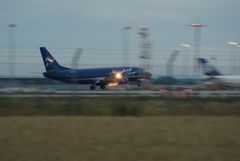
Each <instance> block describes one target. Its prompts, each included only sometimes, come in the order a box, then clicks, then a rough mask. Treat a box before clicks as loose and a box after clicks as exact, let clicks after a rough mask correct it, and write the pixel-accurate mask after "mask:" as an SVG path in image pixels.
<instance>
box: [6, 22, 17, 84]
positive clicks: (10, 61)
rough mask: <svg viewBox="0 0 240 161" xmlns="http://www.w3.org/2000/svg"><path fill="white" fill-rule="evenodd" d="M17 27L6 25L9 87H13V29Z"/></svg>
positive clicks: (14, 24) (10, 24) (13, 24)
mask: <svg viewBox="0 0 240 161" xmlns="http://www.w3.org/2000/svg"><path fill="white" fill-rule="evenodd" d="M16 26H17V24H16V23H15V22H12V23H9V24H8V43H9V46H8V52H9V53H8V74H9V85H11V86H12V87H14V77H15V33H14V28H15V27H16Z"/></svg>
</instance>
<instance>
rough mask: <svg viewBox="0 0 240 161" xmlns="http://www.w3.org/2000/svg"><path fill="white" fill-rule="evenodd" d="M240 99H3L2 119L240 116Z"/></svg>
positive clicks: (1, 104) (1, 103) (1, 99)
mask: <svg viewBox="0 0 240 161" xmlns="http://www.w3.org/2000/svg"><path fill="white" fill-rule="evenodd" d="M239 107H240V99H239V98H167V97H166V98H164V97H127V96H126V97H120V96H119V97H118V96H116V97H59V98H58V97H56V98H54V97H50V98H47V97H39V98H31V97H30V98H13V97H0V116H73V115H81V116H192V115H200V116H240V108H239Z"/></svg>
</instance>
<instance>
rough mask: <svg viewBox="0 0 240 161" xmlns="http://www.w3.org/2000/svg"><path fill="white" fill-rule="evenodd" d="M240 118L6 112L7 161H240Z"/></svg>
mask: <svg viewBox="0 0 240 161" xmlns="http://www.w3.org/2000/svg"><path fill="white" fill-rule="evenodd" d="M239 125H240V118H239V117H236V116H235V117H214V116H175V117H172V116H168V117H79V116H78V117H76V116H75V117H72V116H71V117H70V116H64V117H0V160H1V161H32V160H34V161H43V160H44V161H55V160H58V161H69V160H70V161H81V160H83V161H101V160H103V161H113V160H114V161H123V160H124V161H133V160H138V161H156V160H163V161H193V160H194V161H226V160H230V161H239V160H240V153H239V149H240V126H239Z"/></svg>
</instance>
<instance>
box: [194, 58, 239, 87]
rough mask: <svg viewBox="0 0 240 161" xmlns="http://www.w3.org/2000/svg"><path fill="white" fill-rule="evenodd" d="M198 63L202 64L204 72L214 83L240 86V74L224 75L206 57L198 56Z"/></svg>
mask: <svg viewBox="0 0 240 161" xmlns="http://www.w3.org/2000/svg"><path fill="white" fill-rule="evenodd" d="M198 63H199V64H200V65H201V66H202V68H203V72H204V74H205V75H206V76H207V78H209V79H210V80H211V81H212V82H213V83H216V84H218V85H221V86H225V87H240V75H222V74H221V73H220V72H219V71H218V70H217V69H216V68H215V67H214V66H213V65H211V64H210V63H209V62H208V61H207V60H206V59H204V58H198Z"/></svg>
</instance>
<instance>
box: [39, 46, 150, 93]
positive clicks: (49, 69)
mask: <svg viewBox="0 0 240 161" xmlns="http://www.w3.org/2000/svg"><path fill="white" fill-rule="evenodd" d="M40 52H41V55H42V59H43V62H44V65H45V69H46V72H44V73H43V76H44V77H46V78H49V79H53V80H58V81H61V82H66V83H77V84H90V89H91V90H94V89H95V87H96V86H100V88H101V89H105V86H106V85H110V84H111V85H119V84H126V83H128V82H136V83H137V84H138V86H140V85H141V79H150V77H151V76H152V74H151V73H149V72H147V71H145V70H144V69H143V68H139V67H131V66H129V67H128V66H127V67H108V68H91V69H71V68H67V67H64V66H61V65H59V64H58V62H57V61H56V59H54V57H53V56H52V55H51V54H50V53H49V52H48V50H47V49H46V48H45V47H40Z"/></svg>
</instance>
